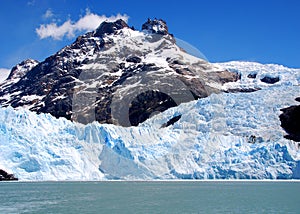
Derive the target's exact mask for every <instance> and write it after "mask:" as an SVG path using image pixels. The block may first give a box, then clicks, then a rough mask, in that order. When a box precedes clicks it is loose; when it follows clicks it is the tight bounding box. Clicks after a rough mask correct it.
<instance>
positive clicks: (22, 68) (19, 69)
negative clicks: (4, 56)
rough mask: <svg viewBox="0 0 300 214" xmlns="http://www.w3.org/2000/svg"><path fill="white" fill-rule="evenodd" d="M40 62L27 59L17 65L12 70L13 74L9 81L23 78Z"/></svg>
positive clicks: (10, 75)
mask: <svg viewBox="0 0 300 214" xmlns="http://www.w3.org/2000/svg"><path fill="white" fill-rule="evenodd" d="M38 63H39V62H38V61H36V60H33V59H27V60H24V61H22V62H21V63H19V64H17V65H16V66H14V67H13V68H12V69H11V72H10V74H9V76H8V78H7V79H9V80H11V79H13V78H22V77H23V76H25V74H26V73H27V72H28V71H30V70H31V69H32V68H33V67H34V66H36V65H37V64H38Z"/></svg>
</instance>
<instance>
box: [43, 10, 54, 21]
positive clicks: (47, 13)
mask: <svg viewBox="0 0 300 214" xmlns="http://www.w3.org/2000/svg"><path fill="white" fill-rule="evenodd" d="M53 15H54V14H53V12H52V10H51V9H48V10H47V11H46V12H45V14H44V15H43V18H45V19H49V18H51V17H52V16H53Z"/></svg>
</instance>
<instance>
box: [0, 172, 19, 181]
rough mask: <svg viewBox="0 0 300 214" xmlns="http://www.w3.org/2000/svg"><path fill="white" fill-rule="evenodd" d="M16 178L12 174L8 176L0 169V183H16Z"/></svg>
mask: <svg viewBox="0 0 300 214" xmlns="http://www.w3.org/2000/svg"><path fill="white" fill-rule="evenodd" d="M17 180H18V178H16V177H15V176H14V175H13V174H8V173H7V172H5V171H4V170H2V169H0V181H17Z"/></svg>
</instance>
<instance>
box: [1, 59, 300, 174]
mask: <svg viewBox="0 0 300 214" xmlns="http://www.w3.org/2000/svg"><path fill="white" fill-rule="evenodd" d="M217 66H225V67H229V68H231V69H232V70H233V71H234V72H239V73H240V74H241V80H240V81H238V82H237V83H235V85H229V86H228V85H227V86H226V87H229V88H230V87H232V88H242V87H243V86H245V87H246V86H247V85H248V86H249V85H251V84H253V85H254V86H255V87H256V86H258V87H259V88H261V89H262V90H259V91H256V92H252V93H222V94H212V95H211V96H209V97H207V98H204V99H200V100H197V101H192V102H189V103H185V104H182V105H180V106H178V107H176V108H171V109H169V110H167V111H165V112H164V113H162V114H159V115H156V116H154V117H152V118H151V119H149V120H147V121H145V122H144V123H143V124H141V125H139V126H138V127H129V128H124V127H119V126H114V125H101V124H99V123H97V122H94V123H92V124H88V125H81V124H77V123H72V122H70V121H68V120H66V119H63V118H61V119H56V118H54V117H52V116H51V115H49V114H39V115H37V114H36V113H33V112H30V111H28V110H24V109H18V110H14V109H13V108H10V107H8V108H0V169H4V170H6V171H9V172H11V173H14V174H15V175H16V177H18V178H19V179H20V180H107V179H125V180H133V179H149V180H151V179H236V178H237V179H299V178H300V149H299V144H298V143H296V142H293V141H290V140H287V139H285V138H284V137H283V136H284V135H285V134H286V133H285V132H284V130H283V129H282V128H281V127H280V121H279V115H280V114H281V112H280V109H281V108H285V107H288V106H291V105H299V103H298V102H296V101H295V98H296V97H299V95H300V89H299V83H300V70H299V69H289V68H285V67H283V66H277V65H261V64H258V63H247V62H240V63H237V62H230V63H220V64H217ZM253 71H256V72H257V77H256V78H254V79H253V78H248V77H247V75H248V74H249V73H250V72H253ZM267 74H268V75H279V76H280V81H279V82H277V83H275V84H266V83H263V82H261V81H260V77H262V76H263V75H267ZM248 86H247V87H248ZM178 115H182V116H181V118H180V120H179V121H178V122H176V123H175V124H174V125H171V126H169V127H166V128H161V126H162V124H164V123H166V122H167V121H169V120H170V119H171V118H173V117H174V116H178Z"/></svg>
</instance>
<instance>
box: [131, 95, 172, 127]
mask: <svg viewBox="0 0 300 214" xmlns="http://www.w3.org/2000/svg"><path fill="white" fill-rule="evenodd" d="M175 106H177V104H176V102H175V101H174V100H173V99H172V98H171V97H170V96H169V95H167V94H165V93H161V92H157V91H146V92H144V93H141V94H139V95H138V96H137V97H136V98H135V99H134V100H133V101H132V102H131V104H130V108H129V120H130V123H131V124H132V125H133V126H137V125H138V124H139V123H142V122H144V121H145V120H147V119H148V118H150V117H151V115H154V114H156V113H158V112H163V111H165V110H167V109H169V108H171V107H175Z"/></svg>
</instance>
